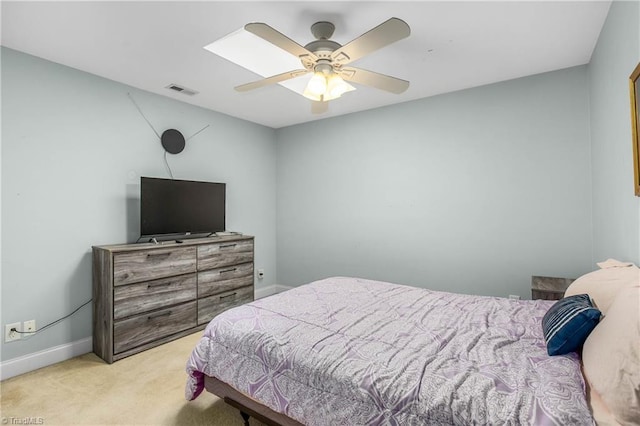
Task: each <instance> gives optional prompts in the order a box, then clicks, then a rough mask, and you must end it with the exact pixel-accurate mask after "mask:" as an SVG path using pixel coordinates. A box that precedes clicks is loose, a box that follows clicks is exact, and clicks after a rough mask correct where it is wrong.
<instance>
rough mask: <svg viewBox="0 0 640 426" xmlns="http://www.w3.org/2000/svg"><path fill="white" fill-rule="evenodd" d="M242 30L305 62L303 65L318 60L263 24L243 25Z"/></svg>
mask: <svg viewBox="0 0 640 426" xmlns="http://www.w3.org/2000/svg"><path fill="white" fill-rule="evenodd" d="M244 29H245V30H246V31H249V32H250V33H253V34H255V35H257V36H258V37H260V38H262V39H264V40H266V41H268V42H269V43H271V44H274V45H276V46H278V47H279V48H280V49H282V50H285V51H287V52H289V53H291V54H292V55H294V56H297V57H298V58H300V60H302V61H303V62H305V64H306V62H309V63H313V62H314V61H316V60H317V59H318V57H317V56H316V55H314V54H313V53H311V52H310V51H308V50H307V49H305V48H304V47H302V46H300V45H299V44H298V43H296V42H295V41H293V40H291V39H290V38H289V37H287V36H286V35H284V34H282V33H281V32H279V31H277V30H275V29H273V28H272V27H270V26H269V25H267V24H265V23H262V22H253V23H250V24H247V25H245V26H244Z"/></svg>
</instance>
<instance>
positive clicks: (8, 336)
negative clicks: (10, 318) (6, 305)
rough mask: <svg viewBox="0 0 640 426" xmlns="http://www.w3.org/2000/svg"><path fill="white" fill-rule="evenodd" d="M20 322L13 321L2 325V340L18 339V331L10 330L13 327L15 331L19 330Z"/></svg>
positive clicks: (11, 340)
mask: <svg viewBox="0 0 640 426" xmlns="http://www.w3.org/2000/svg"><path fill="white" fill-rule="evenodd" d="M21 325H22V324H20V323H19V322H14V323H13V324H7V325H5V326H4V341H5V343H7V342H13V341H14V340H20V333H16V332H15V331H11V329H15V330H16V331H21V330H20V326H21Z"/></svg>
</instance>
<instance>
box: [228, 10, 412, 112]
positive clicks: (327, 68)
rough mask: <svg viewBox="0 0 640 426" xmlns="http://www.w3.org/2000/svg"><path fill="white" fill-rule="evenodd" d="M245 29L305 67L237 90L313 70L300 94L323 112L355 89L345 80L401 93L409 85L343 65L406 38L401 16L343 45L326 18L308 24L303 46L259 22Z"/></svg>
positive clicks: (264, 84)
mask: <svg viewBox="0 0 640 426" xmlns="http://www.w3.org/2000/svg"><path fill="white" fill-rule="evenodd" d="M244 29H245V30H246V31H248V32H250V33H253V34H255V35H256V36H258V37H260V38H262V39H264V40H266V41H267V42H269V43H271V44H274V45H276V46H277V47H279V48H281V49H283V50H285V51H287V52H289V53H291V54H292V55H294V56H296V57H298V58H299V59H300V62H301V63H302V66H303V67H304V68H301V69H297V70H292V71H287V72H285V73H282V74H277V75H274V76H271V77H267V78H264V79H262V80H258V81H254V82H251V83H247V84H243V85H240V86H237V87H236V88H235V89H236V90H237V91H239V92H245V91H248V90H253V89H257V88H259V87H264V86H267V85H270V84H275V83H280V82H281V81H285V80H289V79H292V78H296V77H300V76H301V75H304V74H308V73H313V76H312V77H311V80H309V83H308V84H307V87H306V89H305V91H304V93H303V95H304V96H305V97H307V98H309V99H311V100H312V101H316V102H314V112H323V111H322V110H323V109H325V110H326V105H327V101H330V100H332V99H337V98H339V97H340V96H342V94H344V93H345V92H348V91H351V90H355V88H354V87H353V86H351V85H350V84H348V83H347V82H346V81H349V82H353V83H357V84H363V85H366V86H371V87H375V88H377V89H381V90H384V91H387V92H391V93H402V92H404V91H405V90H407V88H408V87H409V82H408V81H406V80H401V79H399V78H395V77H390V76H388V75H384V74H379V73H376V72H373V71H368V70H365V69H361V68H356V67H351V66H345V65H348V64H349V63H351V62H353V61H355V60H357V59H360V58H362V57H363V56H365V55H368V54H369V53H371V52H373V51H375V50H378V49H380V48H382V47H385V46H387V45H389V44H391V43H394V42H396V41H398V40H402V39H403V38H406V37H408V36H409V34H410V33H411V29H410V28H409V25H407V23H406V22H404V21H403V20H401V19H398V18H391V19H389V20H387V21H385V22H383V23H382V24H380V25H378V26H377V27H374V28H373V29H371V30H369V31H368V32H366V33H364V34H363V35H361V36H360V37H358V38H356V39H355V40H352V41H350V42H349V43H347V44H345V45H344V46H343V45H341V44H340V43H337V42H335V41H333V40H330V38H331V36H332V35H333V31H334V30H335V26H334V25H333V24H332V23H331V22H326V21H321V22H316V23H315V24H313V25H312V26H311V33H312V34H313V36H314V37H315V38H316V40H314V41H312V42H311V43H308V44H307V45H305V46H304V47H303V46H301V45H300V44H298V43H296V42H295V41H293V40H291V39H290V38H288V37H287V36H285V35H284V34H282V33H280V32H278V31H277V30H275V29H273V28H272V27H270V26H269V25H267V24H264V23H261V22H254V23H250V24H247V25H245V27H244ZM345 80H346V81H345Z"/></svg>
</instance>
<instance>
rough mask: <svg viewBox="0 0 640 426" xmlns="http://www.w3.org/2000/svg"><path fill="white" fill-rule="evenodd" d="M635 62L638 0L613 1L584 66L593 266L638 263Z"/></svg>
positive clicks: (639, 55)
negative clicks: (633, 99)
mask: <svg viewBox="0 0 640 426" xmlns="http://www.w3.org/2000/svg"><path fill="white" fill-rule="evenodd" d="M638 62H640V2H638V1H614V2H612V4H611V8H610V9H609V14H608V16H607V19H606V21H605V24H604V26H603V28H602V31H601V33H600V37H599V38H598V42H597V45H596V47H595V49H594V53H593V55H592V57H591V62H590V63H589V65H588V72H589V95H590V96H589V97H590V126H591V129H590V130H591V169H592V172H591V173H592V182H593V185H592V192H593V195H592V197H593V230H592V232H593V242H594V243H593V259H592V262H593V263H592V265H593V269H595V268H596V266H595V263H596V262H599V261H602V260H606V259H607V258H616V259H619V260H625V261H631V262H634V263H636V264H640V197H636V196H634V188H633V152H632V143H631V122H630V103H629V75H630V74H631V72H632V71H633V69H634V68H635V67H636V65H637V64H638Z"/></svg>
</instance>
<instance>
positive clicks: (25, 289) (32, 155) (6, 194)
mask: <svg viewBox="0 0 640 426" xmlns="http://www.w3.org/2000/svg"><path fill="white" fill-rule="evenodd" d="M0 49H1V50H0V54H1V60H2V68H1V78H2V124H3V126H2V158H1V162H2V165H1V167H2V169H1V171H2V182H1V184H2V194H1V202H2V211H1V214H2V216H1V220H2V223H1V226H2V258H1V263H0V266H1V273H2V283H1V290H0V291H1V296H2V297H1V311H0V312H1V316H0V318H1V320H2V325H4V324H7V323H13V322H22V321H26V320H31V319H35V320H36V323H37V326H38V327H42V326H44V325H45V324H47V323H49V322H51V321H54V320H57V319H58V318H61V317H63V316H64V315H66V314H68V313H70V312H72V311H73V310H74V309H75V308H77V307H78V306H80V305H81V304H82V303H84V302H86V301H87V300H89V299H91V297H92V287H91V280H92V272H91V246H92V245H101V244H119V243H125V242H133V241H135V239H137V237H138V236H139V212H138V210H137V209H138V208H139V207H138V206H139V201H138V197H139V184H140V176H152V177H163V178H167V177H169V173H168V171H167V169H166V167H165V164H164V160H163V155H164V150H163V149H162V146H161V144H160V142H159V140H158V138H157V136H156V134H154V131H153V130H152V129H151V128H150V126H149V124H147V122H145V119H144V118H143V116H142V115H141V114H140V112H139V111H138V109H137V107H136V103H137V105H138V106H139V107H140V110H142V111H143V113H144V115H145V116H146V118H147V119H148V120H149V122H150V123H151V124H152V126H154V128H155V129H157V131H158V132H160V133H161V132H162V131H164V130H166V129H168V128H175V129H178V130H180V131H181V132H182V133H183V134H184V135H185V136H187V137H189V136H190V135H194V134H195V133H196V132H198V131H199V130H201V129H203V128H204V127H205V126H206V125H209V127H208V128H207V129H205V130H203V131H202V132H201V133H199V134H198V135H197V136H195V137H193V138H192V139H190V140H188V142H187V145H186V148H185V150H184V151H183V152H182V153H181V154H179V155H169V156H168V162H169V164H170V166H171V169H172V172H173V176H174V177H175V178H176V179H190V180H203V181H213V182H225V183H226V184H227V228H228V229H231V230H234V231H241V232H243V233H245V234H249V235H253V236H255V266H256V269H258V268H262V269H264V270H265V272H266V274H265V278H264V279H262V280H257V279H256V281H255V285H256V291H257V292H260V290H261V289H262V288H268V287H271V286H273V285H274V284H275V283H276V274H275V272H276V259H275V248H276V242H275V238H276V233H275V225H276V216H275V214H276V213H275V211H276V205H275V203H276V201H275V196H276V189H275V184H276V169H275V168H276V145H275V144H276V140H275V131H274V130H273V129H271V128H268V127H265V126H260V125H257V124H254V123H250V122H248V121H244V120H240V119H237V118H233V117H230V116H226V115H223V114H220V113H216V112H214V111H210V110H206V109H203V108H200V107H196V106H193V105H190V104H186V103H184V102H180V101H179V100H176V99H171V98H169V97H164V96H159V95H155V94H151V93H148V92H144V91H141V90H138V89H134V88H132V87H129V86H126V85H123V84H120V83H116V82H114V81H111V80H107V79H104V78H101V77H98V76H96V75H92V74H89V73H86V72H82V71H79V70H76V69H73V68H69V67H65V66H62V65H59V64H55V63H53V62H49V61H46V60H43V59H40V58H37V57H34V56H30V55H27V54H24V53H21V52H18V51H15V50H11V49H7V48H4V47H2V48H0ZM203 89H204V90H206V88H203ZM130 96H131V97H132V98H133V100H134V101H135V103H134V102H133V101H132V100H131V98H130ZM91 326H92V314H91V305H88V306H85V307H84V308H82V309H81V310H79V311H78V312H77V313H76V314H75V315H73V316H72V317H70V318H68V319H66V320H64V321H63V322H62V323H60V324H57V325H56V326H54V327H51V328H49V329H47V330H43V331H42V332H41V333H38V334H36V335H35V336H31V337H29V338H27V339H21V340H19V341H15V342H10V343H6V344H5V343H4V342H2V344H1V345H0V349H1V357H0V360H1V361H2V363H3V364H4V363H5V362H9V361H11V360H18V359H23V358H24V357H27V358H28V357H29V356H30V355H32V354H36V353H41V352H43V351H44V352H43V353H46V352H47V351H48V350H50V349H51V348H57V347H59V346H61V345H63V346H64V345H72V344H74V342H78V341H82V340H83V339H86V338H90V337H91V333H92V327H91ZM83 347H84V346H83ZM7 365H8V364H7Z"/></svg>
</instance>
